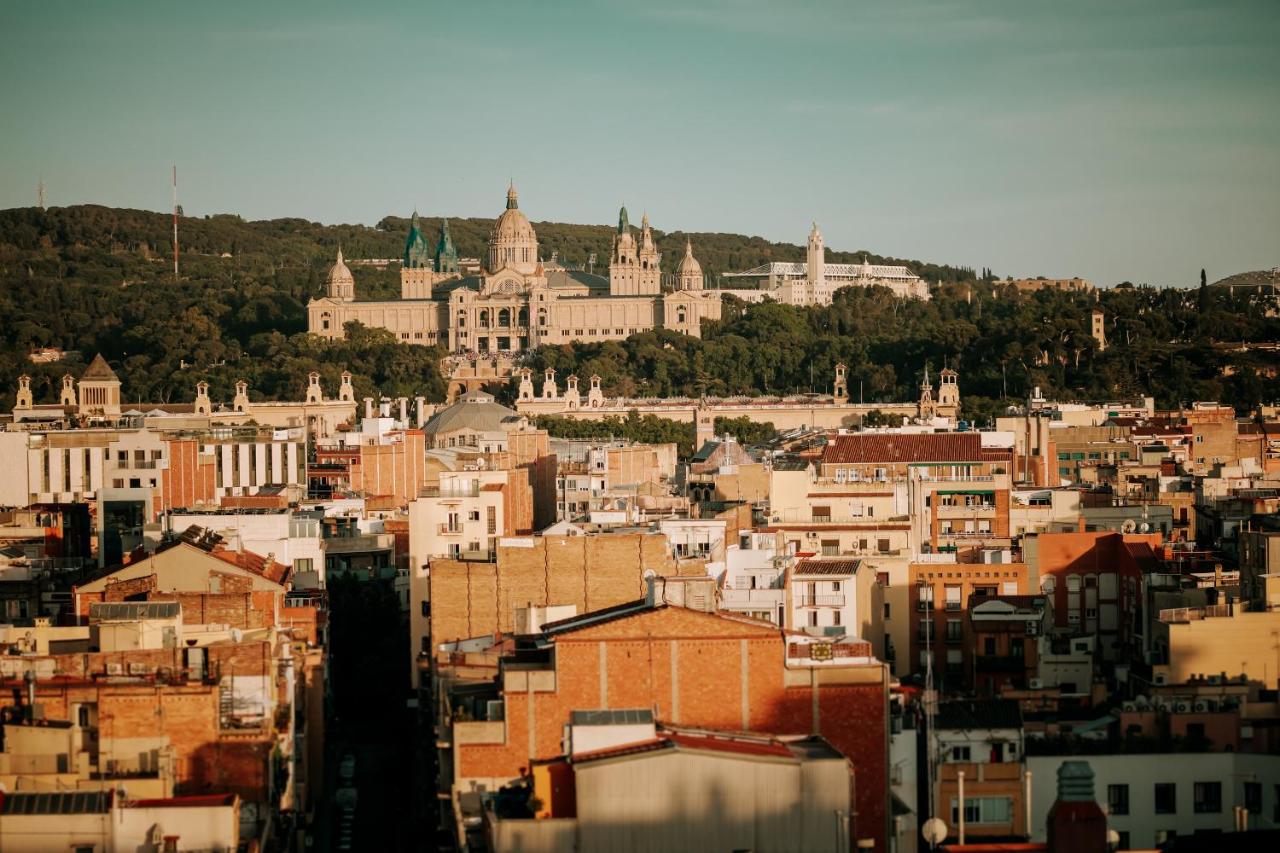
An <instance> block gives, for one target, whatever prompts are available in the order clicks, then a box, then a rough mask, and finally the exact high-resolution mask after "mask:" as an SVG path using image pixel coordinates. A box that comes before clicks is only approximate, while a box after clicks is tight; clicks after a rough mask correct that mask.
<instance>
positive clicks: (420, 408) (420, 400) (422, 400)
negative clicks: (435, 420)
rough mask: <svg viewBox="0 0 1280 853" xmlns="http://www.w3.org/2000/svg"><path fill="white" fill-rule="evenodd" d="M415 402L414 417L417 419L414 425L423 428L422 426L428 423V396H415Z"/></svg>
mask: <svg viewBox="0 0 1280 853" xmlns="http://www.w3.org/2000/svg"><path fill="white" fill-rule="evenodd" d="M413 404H414V410H415V412H416V415H415V418H414V419H415V420H416V421H417V422H416V423H415V424H414V426H416V427H417V428H418V429H422V427H423V426H425V425H426V423H427V398H426V397H414V398H413Z"/></svg>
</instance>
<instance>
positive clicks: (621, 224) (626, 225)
mask: <svg viewBox="0 0 1280 853" xmlns="http://www.w3.org/2000/svg"><path fill="white" fill-rule="evenodd" d="M630 229H631V223H630V222H628V221H627V206H626V205H625V204H624V205H623V206H622V210H619V211H618V233H619V234H625V233H627V231H629V230H630Z"/></svg>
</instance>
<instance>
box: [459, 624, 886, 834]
mask: <svg viewBox="0 0 1280 853" xmlns="http://www.w3.org/2000/svg"><path fill="white" fill-rule="evenodd" d="M504 649H505V653H504V654H503V655H502V657H501V659H500V662H499V676H498V680H497V684H496V685H494V686H491V687H489V688H487V689H488V690H489V693H488V694H487V695H486V694H485V693H484V691H481V692H480V693H479V694H477V693H476V692H475V690H474V689H470V690H463V691H462V693H461V694H458V695H456V696H455V694H452V693H450V692H449V691H447V690H446V695H445V697H443V700H442V701H441V703H440V707H441V708H442V711H441V713H442V715H443V716H442V718H441V719H440V720H439V728H438V729H437V733H436V736H437V739H438V741H439V742H440V743H442V744H447V746H446V747H443V751H442V754H441V764H440V767H441V790H442V791H443V790H449V791H450V794H451V798H452V800H451V803H452V807H453V809H454V818H455V819H456V818H461V817H462V816H463V814H464V812H465V810H466V809H468V808H471V807H473V806H474V804H475V803H476V802H477V798H478V794H479V793H480V792H482V791H486V790H496V788H497V787H499V786H501V785H503V784H506V783H507V782H509V781H511V780H512V779H516V778H518V777H519V776H520V775H521V773H522V771H526V772H527V769H528V768H529V766H530V762H532V761H536V760H539V759H548V758H554V757H556V756H559V755H561V754H562V753H563V752H564V745H563V742H562V738H563V735H564V728H565V726H566V724H568V723H569V722H570V715H571V714H572V712H573V711H575V710H583V709H608V708H652V709H654V717H655V718H656V719H657V720H659V721H663V722H669V723H671V724H673V725H680V726H688V727H697V728H712V729H722V730H726V731H746V732H758V733H771V734H776V735H783V734H817V735H821V736H822V737H824V738H826V740H827V741H829V742H830V743H831V744H832V745H833V746H834V747H835V748H836V749H838V750H839V751H840V752H841V753H842V754H843V755H845V756H846V757H847V758H849V759H850V761H851V762H852V765H853V772H854V773H855V777H856V780H857V784H856V788H857V793H856V796H855V812H856V813H855V815H854V816H853V819H852V821H851V825H850V834H851V839H858V838H871V839H874V841H875V844H876V845H877V848H878V849H884V845H885V843H886V837H887V829H888V794H887V788H888V766H887V764H888V757H887V756H888V736H889V735H888V678H889V676H888V670H887V668H886V667H885V666H884V664H882V663H881V662H880V661H878V660H876V659H875V658H874V657H873V656H872V655H871V649H870V646H869V645H868V644H867V643H865V642H862V641H851V642H844V643H836V644H832V643H828V642H822V641H819V640H817V639H815V638H812V637H807V636H797V635H794V634H789V633H787V632H784V631H782V630H780V629H778V628H776V627H774V626H772V625H769V624H767V623H763V622H760V621H758V620H755V619H749V618H744V617H739V616H733V615H727V614H723V613H705V612H701V611H694V610H687V609H684V608H680V607H671V606H666V605H657V606H654V605H651V604H649V603H647V602H646V601H645V600H643V599H642V600H640V601H638V602H631V603H630V604H625V605H622V606H619V607H615V608H612V609H610V610H603V611H600V610H598V611H594V612H590V613H586V614H584V615H582V616H578V617H574V618H571V619H566V620H562V621H560V622H555V623H549V624H546V625H544V626H543V631H542V633H541V634H540V635H538V636H536V637H534V638H530V640H528V641H522V642H519V643H510V644H504ZM448 660H449V655H447V654H446V656H445V659H444V662H445V663H447V662H448ZM495 701H500V702H501V706H500V710H498V706H495V705H494V704H492V703H493V702H495ZM462 702H465V703H468V704H467V705H466V707H469V708H477V709H478V708H479V707H480V706H481V705H483V706H484V707H486V708H488V710H489V711H490V713H488V714H487V715H482V716H479V717H477V716H476V715H475V714H473V713H470V712H467V713H462V712H460V711H461V708H462V704H461V703H462ZM486 716H487V719H486V718H485V717H486ZM495 717H500V718H496V719H495ZM850 846H852V843H850Z"/></svg>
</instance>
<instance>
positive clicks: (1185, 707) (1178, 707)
mask: <svg viewBox="0 0 1280 853" xmlns="http://www.w3.org/2000/svg"><path fill="white" fill-rule="evenodd" d="M1173 710H1174V711H1175V712H1176V713H1179V714H1190V713H1191V703H1190V702H1176V703H1174V706H1173Z"/></svg>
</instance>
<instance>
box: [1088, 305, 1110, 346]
mask: <svg viewBox="0 0 1280 853" xmlns="http://www.w3.org/2000/svg"><path fill="white" fill-rule="evenodd" d="M1089 333H1090V334H1091V335H1092V336H1093V339H1094V340H1095V341H1097V342H1098V351H1099V352H1106V349H1107V315H1106V314H1104V313H1103V311H1102V309H1101V308H1094V309H1093V311H1092V312H1090V314H1089Z"/></svg>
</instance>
